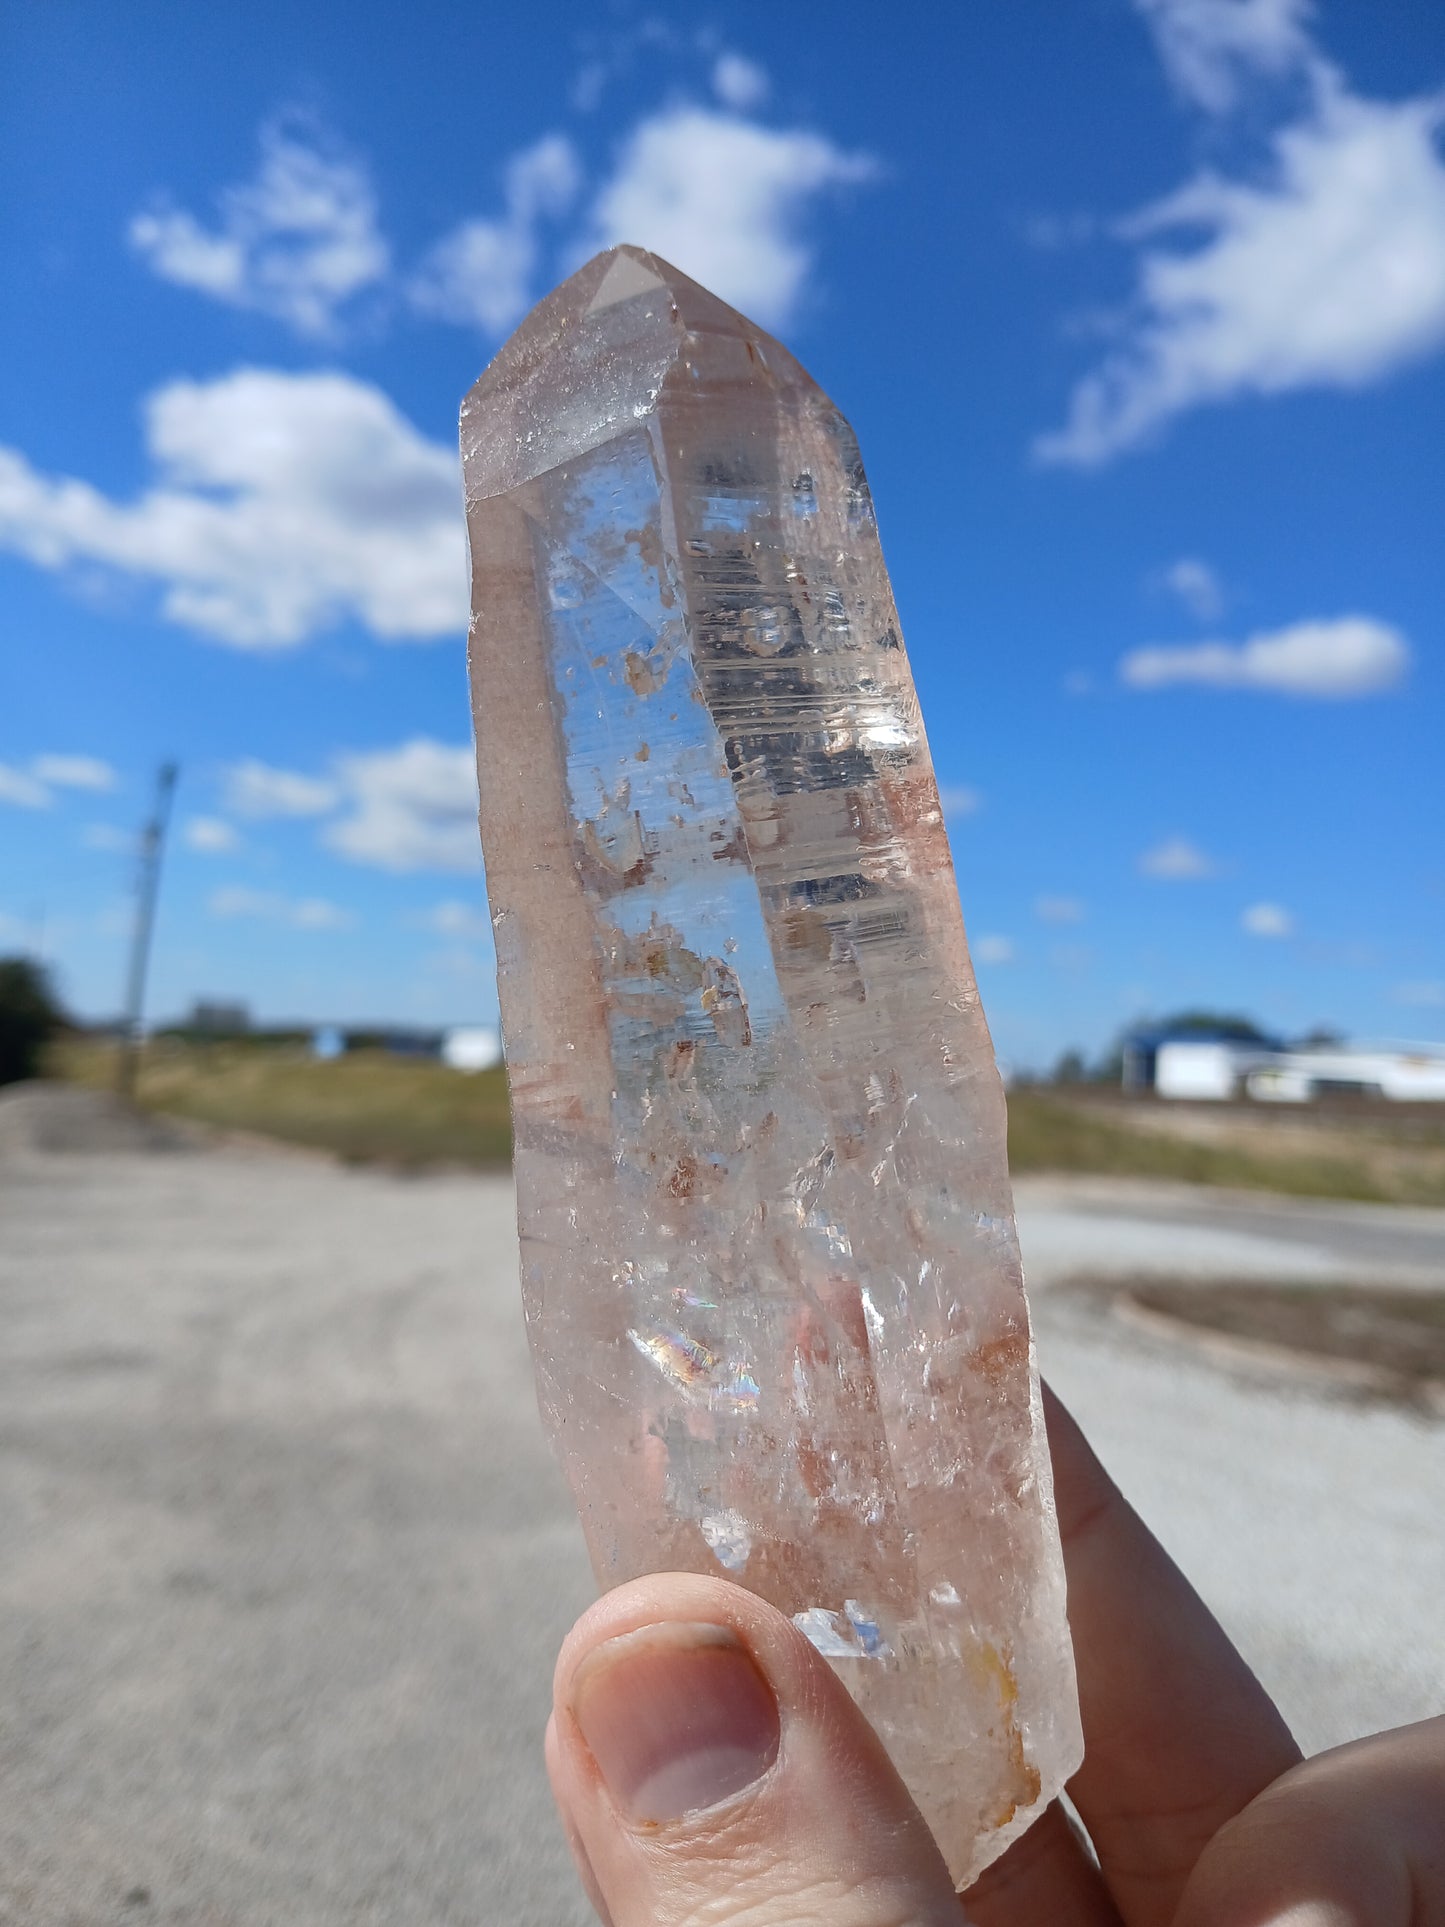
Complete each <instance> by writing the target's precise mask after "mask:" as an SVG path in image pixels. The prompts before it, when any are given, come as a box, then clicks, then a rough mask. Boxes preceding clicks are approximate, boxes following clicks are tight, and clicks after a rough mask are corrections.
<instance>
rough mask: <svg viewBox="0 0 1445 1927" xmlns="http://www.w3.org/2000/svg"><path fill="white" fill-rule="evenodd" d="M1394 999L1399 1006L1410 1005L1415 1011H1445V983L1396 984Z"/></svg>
mask: <svg viewBox="0 0 1445 1927" xmlns="http://www.w3.org/2000/svg"><path fill="white" fill-rule="evenodd" d="M1394 997H1395V1002H1396V1003H1397V1004H1405V1005H1408V1006H1409V1007H1410V1008H1411V1009H1413V1010H1442V1009H1445V982H1440V981H1434V980H1426V981H1424V982H1422V983H1413V984H1396V986H1395V991H1394Z"/></svg>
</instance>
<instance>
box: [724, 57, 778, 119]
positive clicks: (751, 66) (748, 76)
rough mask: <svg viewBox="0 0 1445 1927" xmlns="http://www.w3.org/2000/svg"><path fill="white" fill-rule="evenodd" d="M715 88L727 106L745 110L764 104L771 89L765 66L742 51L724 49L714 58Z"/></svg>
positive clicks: (744, 111)
mask: <svg viewBox="0 0 1445 1927" xmlns="http://www.w3.org/2000/svg"><path fill="white" fill-rule="evenodd" d="M712 90H713V92H714V93H715V94H716V95H717V97H718V99H719V100H720V101H721V102H722V103H723V105H724V107H731V108H734V109H735V110H736V111H737V112H738V113H740V114H745V113H747V112H748V111H749V109H750V108H753V107H758V106H761V104H762V103H763V101H765V100H766V99H767V97H768V94H769V92H770V91H771V83H770V82H769V80H768V75H767V70H766V68H763V67H760V66H759V65H758V63H757V61H755V60H749V59H747V57H746V56H745V55H743V54H736V53H721V54H719V55H718V57H717V59H716V60H715V61H714V62H713V70H712Z"/></svg>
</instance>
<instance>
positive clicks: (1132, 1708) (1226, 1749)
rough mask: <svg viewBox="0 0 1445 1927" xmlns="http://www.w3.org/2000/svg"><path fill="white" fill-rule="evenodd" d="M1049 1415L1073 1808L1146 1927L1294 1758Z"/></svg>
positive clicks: (1258, 1690)
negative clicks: (1077, 1718) (1072, 1709)
mask: <svg viewBox="0 0 1445 1927" xmlns="http://www.w3.org/2000/svg"><path fill="white" fill-rule="evenodd" d="M1045 1411H1046V1414H1047V1417H1048V1424H1049V1444H1050V1448H1051V1451H1052V1455H1053V1463H1054V1490H1055V1496H1056V1500H1057V1504H1058V1511H1059V1528H1060V1533H1061V1535H1062V1538H1063V1545H1064V1567H1065V1571H1066V1573H1067V1576H1068V1583H1069V1623H1070V1626H1071V1628H1072V1631H1073V1637H1074V1652H1075V1657H1076V1661H1077V1665H1078V1673H1079V1705H1080V1711H1081V1714H1082V1716H1083V1724H1084V1764H1083V1765H1082V1766H1081V1767H1080V1769H1079V1771H1078V1773H1077V1774H1076V1776H1075V1777H1074V1779H1073V1780H1072V1781H1071V1782H1070V1785H1069V1792H1070V1794H1071V1796H1072V1798H1073V1800H1074V1804H1075V1805H1076V1806H1077V1807H1078V1810H1079V1813H1080V1816H1081V1817H1082V1819H1083V1822H1084V1825H1085V1826H1086V1827H1087V1828H1088V1830H1089V1836H1090V1838H1091V1839H1092V1841H1093V1843H1094V1846H1095V1848H1096V1850H1097V1852H1098V1855H1099V1864H1100V1866H1101V1868H1102V1870H1103V1875H1104V1879H1105V1880H1106V1882H1107V1883H1108V1887H1109V1891H1110V1893H1111V1894H1112V1895H1113V1897H1114V1902H1115V1905H1116V1906H1117V1907H1118V1909H1119V1912H1120V1914H1121V1915H1122V1916H1123V1918H1124V1920H1125V1921H1126V1922H1127V1923H1128V1927H1155V1923H1163V1922H1166V1921H1169V1920H1172V1919H1173V1916H1174V1913H1175V1910H1176V1908H1177V1906H1178V1904H1179V1897H1180V1895H1181V1893H1182V1892H1183V1890H1184V1884H1185V1881H1186V1880H1187V1879H1188V1877H1189V1873H1190V1870H1191V1869H1192V1868H1193V1866H1194V1863H1195V1861H1196V1860H1197V1859H1198V1858H1199V1855H1200V1853H1201V1851H1202V1850H1203V1848H1204V1845H1205V1843H1206V1842H1207V1841H1208V1840H1210V1839H1211V1838H1212V1837H1213V1835H1214V1834H1215V1833H1217V1832H1218V1831H1219V1829H1220V1828H1221V1827H1222V1826H1223V1825H1224V1823H1225V1822H1226V1821H1227V1820H1229V1819H1231V1818H1232V1817H1233V1816H1234V1815H1235V1814H1237V1813H1238V1812H1240V1811H1241V1809H1242V1808H1244V1807H1245V1806H1247V1805H1248V1804H1249V1802H1250V1801H1251V1800H1252V1799H1253V1798H1254V1796H1255V1795H1256V1794H1257V1793H1259V1792H1260V1791H1261V1789H1262V1788H1264V1787H1266V1786H1268V1785H1269V1783H1270V1782H1271V1781H1272V1780H1275V1779H1277V1778H1278V1777H1279V1775H1280V1774H1281V1773H1284V1772H1286V1771H1287V1770H1288V1769H1289V1768H1290V1767H1292V1766H1293V1765H1295V1763H1296V1762H1297V1761H1298V1759H1299V1757H1300V1755H1299V1748H1298V1747H1297V1746H1296V1745H1295V1743H1294V1741H1293V1739H1292V1738H1291V1737H1290V1733H1289V1729H1288V1728H1287V1727H1286V1726H1285V1724H1284V1721H1283V1720H1282V1719H1281V1718H1280V1716H1279V1714H1278V1712H1277V1711H1276V1710H1275V1707H1274V1705H1273V1703H1272V1701H1271V1700H1270V1698H1269V1696H1268V1694H1267V1693H1266V1692H1265V1691H1264V1688H1263V1687H1262V1686H1261V1685H1260V1684H1259V1682H1258V1680H1257V1679H1256V1678H1255V1677H1254V1675H1253V1673H1251V1672H1250V1670H1249V1668H1248V1667H1247V1666H1246V1665H1245V1663H1244V1661H1243V1660H1242V1659H1241V1658H1240V1656H1239V1654H1238V1653H1237V1652H1236V1651H1235V1650H1234V1648H1233V1646H1232V1645H1231V1644H1230V1643H1229V1640H1228V1639H1227V1638H1226V1637H1225V1635H1224V1632H1223V1630H1222V1629H1221V1627H1220V1626H1219V1624H1218V1622H1217V1621H1216V1620H1215V1618H1214V1617H1213V1615H1212V1614H1211V1613H1210V1612H1209V1610H1208V1608H1207V1607H1206V1606H1205V1605H1204V1603H1203V1601H1202V1600H1201V1599H1200V1598H1199V1596H1198V1594H1197V1593H1196V1592H1195V1591H1194V1590H1193V1588H1192V1587H1191V1586H1190V1585H1189V1583H1188V1581H1187V1580H1186V1579H1185V1578H1184V1576H1183V1574H1182V1573H1181V1572H1180V1571H1179V1569H1178V1567H1177V1566H1175V1564H1174V1562H1173V1561H1172V1560H1171V1559H1170V1558H1169V1556H1168V1554H1167V1553H1166V1552H1165V1551H1164V1549H1163V1547H1162V1546H1161V1545H1160V1544H1159V1542H1158V1541H1157V1540H1156V1539H1155V1538H1154V1537H1153V1535H1152V1534H1151V1533H1150V1532H1149V1530H1148V1528H1147V1527H1146V1526H1145V1525H1144V1524H1143V1522H1142V1521H1141V1520H1140V1518H1139V1517H1138V1515H1137V1513H1135V1512H1134V1510H1133V1509H1132V1507H1130V1506H1129V1505H1128V1504H1127V1503H1126V1502H1125V1500H1124V1498H1123V1496H1122V1494H1121V1493H1120V1491H1119V1489H1118V1487H1117V1486H1116V1485H1115V1484H1114V1482H1113V1480H1112V1479H1111V1478H1110V1477H1109V1475H1108V1473H1107V1472H1106V1471H1105V1470H1104V1468H1103V1466H1102V1465H1101V1464H1100V1463H1099V1461H1098V1459H1097V1458H1096V1457H1095V1455H1094V1453H1093V1451H1092V1450H1091V1449H1090V1447H1089V1445H1088V1442H1087V1441H1086V1440H1085V1438H1084V1435H1083V1433H1082V1432H1081V1431H1080V1430H1079V1428H1078V1426H1077V1425H1076V1424H1075V1423H1074V1421H1073V1419H1072V1418H1071V1417H1070V1416H1069V1414H1068V1412H1067V1411H1066V1410H1065V1409H1064V1407H1063V1406H1062V1405H1061V1404H1060V1403H1059V1401H1058V1399H1057V1398H1055V1397H1054V1396H1053V1394H1052V1393H1050V1392H1048V1390H1047V1388H1045Z"/></svg>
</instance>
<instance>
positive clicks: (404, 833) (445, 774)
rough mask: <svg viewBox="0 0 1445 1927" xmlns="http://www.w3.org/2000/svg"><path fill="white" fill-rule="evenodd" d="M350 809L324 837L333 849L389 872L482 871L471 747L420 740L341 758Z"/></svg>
mask: <svg viewBox="0 0 1445 1927" xmlns="http://www.w3.org/2000/svg"><path fill="white" fill-rule="evenodd" d="M336 770H337V775H338V779H339V781H340V783H341V785H342V787H343V789H344V790H345V793H346V797H347V803H348V808H347V810H346V813H345V814H344V815H342V816H341V817H339V818H338V819H337V820H336V821H334V822H332V823H329V824H328V825H327V826H326V828H325V830H324V831H323V833H322V840H323V842H325V843H326V845H327V847H328V848H330V849H332V850H335V851H336V852H337V853H338V854H339V855H341V856H345V857H349V858H351V860H352V861H353V862H355V863H366V864H371V865H374V866H375V867H376V868H378V869H382V870H397V871H406V870H455V871H458V872H463V873H468V872H470V873H475V872H476V871H478V870H479V869H480V867H481V844H480V841H479V839H478V835H477V771H476V762H475V759H474V758H473V755H472V751H471V748H470V747H469V746H468V745H465V744H461V745H458V746H456V747H452V746H451V745H450V744H446V743H437V742H432V741H429V740H428V739H427V738H425V737H417V738H415V739H414V740H413V741H411V742H409V743H403V744H401V745H400V746H399V747H398V748H396V749H390V750H373V751H370V752H367V753H365V754H360V755H351V756H341V757H338V758H337V759H336Z"/></svg>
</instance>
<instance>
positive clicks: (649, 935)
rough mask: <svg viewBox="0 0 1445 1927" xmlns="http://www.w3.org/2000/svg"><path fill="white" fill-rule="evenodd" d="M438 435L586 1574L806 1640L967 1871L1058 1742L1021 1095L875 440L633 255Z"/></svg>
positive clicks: (534, 1231) (519, 1165)
mask: <svg viewBox="0 0 1445 1927" xmlns="http://www.w3.org/2000/svg"><path fill="white" fill-rule="evenodd" d="M462 445H463V455H464V461H465V468H466V481H467V493H468V521H469V531H470V537H471V549H472V564H473V607H474V622H473V636H472V654H471V661H472V678H473V691H474V703H475V715H476V724H477V739H478V761H479V773H480V781H481V792H482V827H483V841H484V846H485V851H486V857H487V872H488V886H489V890H490V893H491V898H492V905H493V914H494V921H495V926H496V931H497V944H498V957H499V964H500V982H501V996H502V1014H503V1022H504V1026H505V1030H506V1034H507V1050H508V1065H509V1070H510V1073H511V1078H512V1087H513V1106H514V1120H515V1134H516V1171H517V1185H518V1209H519V1221H520V1228H521V1236H522V1263H523V1291H524V1297H525V1302H526V1308H527V1316H528V1324H529V1331H530V1335H531V1340H532V1345H533V1352H534V1358H535V1361H536V1368H537V1377H538V1389H539V1396H540V1399H541V1404H542V1409H543V1413H544V1415H545V1417H546V1419H547V1422H548V1424H549V1427H550V1429H551V1431H552V1434H553V1437H554V1439H555V1441H556V1443H557V1446H558V1449H559V1452H560V1454H561V1457H562V1461H563V1464H564V1466H565V1468H566V1470H567V1474H568V1477H569V1479H570V1481H571V1484H572V1487H573V1490H574V1492H575V1494H576V1497H577V1500H578V1504H579V1508H580V1511H581V1515H582V1520H583V1524H584V1528H585V1530H586V1533H587V1539H588V1544H589V1548H590V1550H591V1554H592V1558H593V1562H594V1565H595V1566H596V1569H597V1573H598V1576H599V1579H600V1580H601V1581H602V1582H603V1583H604V1584H613V1583H616V1582H617V1581H619V1580H621V1579H624V1578H628V1577H632V1576H635V1575H637V1574H640V1573H644V1572H648V1571H657V1570H662V1569H668V1568H672V1569H677V1568H683V1569H692V1570H697V1571H702V1572H712V1573H714V1574H719V1575H725V1576H728V1577H730V1578H733V1579H736V1580H737V1581H739V1582H740V1583H742V1584H744V1585H746V1586H748V1587H749V1588H750V1589H752V1590H754V1591H756V1592H758V1593H760V1594H762V1595H763V1596H764V1597H766V1598H768V1599H770V1600H772V1601H773V1602H774V1603H775V1604H776V1605H778V1606H779V1607H780V1608H781V1609H782V1610H783V1611H785V1612H787V1613H788V1614H790V1615H791V1617H792V1618H793V1620H794V1623H795V1624H797V1625H798V1626H799V1627H800V1628H801V1630H802V1631H803V1632H805V1633H806V1634H807V1635H808V1637H809V1638H810V1639H811V1640H812V1641H813V1643H814V1644H815V1645H816V1646H817V1647H818V1649H819V1651H820V1652H822V1653H824V1654H825V1655H826V1656H827V1658H828V1659H829V1660H830V1661H831V1662H832V1663H833V1664H834V1665H835V1667H836V1668H837V1670H838V1672H839V1673H840V1675H841V1677H842V1678H843V1679H844V1680H845V1681H846V1683H847V1684H848V1686H849V1688H850V1690H851V1691H852V1692H853V1693H854V1694H855V1696H856V1697H857V1698H858V1700H859V1701H860V1703H861V1704H862V1705H863V1707H864V1708H865V1710H866V1711H867V1712H868V1714H869V1716H870V1718H871V1719H872V1720H873V1721H874V1723H875V1725H876V1726H877V1728H878V1730H879V1732H880V1734H881V1735H882V1737H883V1739H884V1741H885V1743H886V1744H887V1745H888V1747H889V1749H890V1752H891V1753H892V1755H893V1758H894V1760H895V1762H896V1764H897V1765H898V1767H899V1769H900V1771H901V1772H902V1773H903V1775H904V1777H905V1779H906V1780H907V1782H908V1784H909V1786H910V1788H911V1789H912V1791H913V1793H914V1796H915V1798H916V1799H917V1800H918V1802H919V1804H920V1806H921V1807H922V1809H923V1811H924V1813H925V1815H926V1816H927V1817H928V1818H929V1820H930V1822H931V1823H932V1825H933V1827H934V1829H935V1831H936V1833H937V1834H938V1837H939V1839H940V1841H941V1843H942V1845H943V1847H944V1850H945V1852H946V1854H947V1855H948V1858H949V1861H950V1864H951V1866H952V1868H953V1870H954V1872H955V1874H956V1876H957V1877H958V1878H959V1879H960V1881H962V1880H965V1879H968V1878H971V1877H973V1875H974V1874H976V1873H977V1872H978V1871H979V1869H981V1868H982V1867H983V1866H984V1865H986V1864H987V1862H988V1861H989V1860H990V1859H992V1858H993V1857H994V1856H995V1855H996V1854H997V1853H998V1852H1000V1851H1002V1849H1003V1847H1004V1846H1005V1845H1007V1844H1008V1842H1009V1840H1011V1839H1012V1838H1014V1837H1015V1836H1016V1835H1017V1834H1018V1833H1019V1832H1020V1831H1021V1830H1022V1829H1023V1827H1024V1826H1025V1825H1027V1824H1028V1821H1029V1820H1030V1819H1031V1818H1032V1817H1033V1816H1034V1815H1035V1814H1036V1813H1037V1812H1039V1811H1040V1810H1041V1809H1042V1807H1043V1805H1045V1804H1046V1803H1047V1801H1048V1800H1049V1799H1050V1798H1052V1797H1053V1796H1054V1795H1055V1794H1056V1793H1057V1792H1058V1790H1059V1789H1060V1787H1061V1786H1062V1784H1063V1782H1064V1780H1065V1779H1066V1777H1067V1776H1068V1774H1069V1773H1070V1772H1071V1771H1072V1770H1073V1768H1074V1767H1075V1766H1076V1765H1077V1762H1078V1758H1079V1753H1080V1744H1079V1734H1078V1719H1077V1707H1076V1699H1075V1692H1074V1684H1073V1672H1072V1658H1071V1653H1070V1647H1069V1640H1068V1629H1067V1624H1066V1621H1065V1617H1064V1594H1063V1577H1062V1568H1061V1563H1060V1559H1059V1552H1058V1545H1057V1536H1056V1531H1055V1526H1054V1519H1053V1510H1052V1498H1051V1492H1050V1483H1049V1468H1048V1460H1047V1453H1046V1449H1045V1445H1044V1440H1043V1432H1042V1423H1041V1415H1040V1409H1039V1402H1038V1388H1037V1379H1036V1376H1035V1373H1034V1368H1033V1360H1032V1350H1031V1343H1030V1338H1029V1331H1028V1321H1027V1311H1026V1307H1025V1304H1024V1298H1023V1284H1022V1275H1021V1271H1020V1266H1019V1260H1018V1252H1017V1244H1016V1239H1015V1236H1014V1230H1013V1220H1012V1207H1011V1200H1010V1194H1009V1187H1008V1177H1007V1169H1006V1162H1005V1151H1004V1114H1003V1104H1002V1094H1001V1089H1000V1086H999V1081H998V1076H997V1072H996V1070H995V1068H994V1064H993V1058H992V1051H991V1048H990V1045H989V1040H988V1034H987V1030H986V1027H985V1025H984V1021H983V1016H982V1012H981V1011H980V1009H979V1006H978V999H977V993H976V990H975V987H974V982H973V976H972V972H971V969H970V966H969V963H968V956H967V950H966V947H965V944H964V940H963V930H962V924H961V920H960V916H959V910H958V903H957V895H956V890H955V886H954V881H953V873H952V867H951V863H950V859H949V853H948V845H947V839H946V835H945V832H944V827H943V819H942V813H941V811H940V809H939V804H938V795H937V788H936V785H935V782H934V778H933V772H932V767H931V764H930V761H929V758H928V752H927V745H926V742H925V739H924V734H923V726H922V721H921V718H920V716H919V712H918V705H917V700H916V696H915V694H914V690H913V684H912V680H911V677H910V675H909V671H908V665H907V660H906V655H905V652H904V649H903V646H902V642H901V638H900V633H899V627H898V621H897V615H896V611H895V609H894V606H893V600H892V594H891V590H890V587H889V583H888V578H887V573H886V570H885V569H884V566H883V561H882V556H881V552H880V550H879V547H878V541H877V532H876V528H875V524H874V516H873V507H872V501H871V497H870V494H869V491H868V486H867V482H866V479H865V477H864V473H863V469H862V464H861V462H860V460H859V457H858V451H857V447H856V443H855V441H854V438H853V435H852V431H851V430H850V428H849V427H848V424H847V422H846V421H845V420H844V418H843V417H842V416H841V415H840V414H839V412H838V411H837V409H836V408H834V407H833V405H832V404H831V403H830V402H829V401H828V399H827V398H826V396H824V395H823V394H822V392H821V391H820V390H819V389H818V388H817V386H816V385H815V384H814V383H813V382H812V381H811V380H810V378H809V377H808V376H807V375H806V374H805V373H804V371H803V370H802V369H801V368H800V367H799V366H798V364H797V363H796V362H795V361H794V360H793V358H792V357H791V356H790V355H789V354H788V353H787V351H786V350H785V349H783V348H782V347H781V346H780V345H779V344H778V343H777V342H775V341H772V340H771V339H770V338H769V337H768V336H766V335H764V334H762V333H761V332H760V331H759V330H757V329H756V328H754V327H753V326H752V325H751V324H750V323H748V322H747V321H746V320H744V319H743V318H742V317H741V316H739V315H737V314H736V313H734V312H733V311H732V310H731V309H729V308H727V307H725V306H724V304H722V303H721V302H719V301H717V300H716V299H715V298H714V297H713V296H711V295H709V294H707V293H706V292H705V291H704V290H703V289H701V288H698V287H697V286H696V285H695V284H694V283H692V282H690V281H688V280H687V278H686V277H685V276H683V275H680V274H679V273H677V271H676V270H675V269H672V268H670V267H668V266H667V265H666V264H665V263H663V262H661V261H658V260H657V259H656V258H655V257H653V256H650V255H646V254H643V253H641V252H640V251H638V250H635V249H619V250H615V251H613V252H612V253H611V254H609V255H604V256H599V257H598V259H597V260H595V261H593V262H591V263H589V264H588V266H587V267H585V268H583V269H581V270H580V271H579V272H578V273H577V274H576V275H575V276H573V278H572V279H571V280H570V281H569V282H567V283H566V284H564V286H563V287H561V288H560V289H558V290H557V291H556V292H555V293H554V294H553V295H551V296H550V297H549V298H548V300H547V301H545V302H544V303H543V304H542V305H541V307H539V308H538V309H537V310H536V311H535V312H534V313H533V315H532V316H530V317H529V318H528V320H527V321H526V322H524V324H523V325H522V327H521V329H519V331H518V333H517V334H516V335H515V336H514V337H513V339H512V341H511V342H509V343H508V344H507V346H506V347H505V348H504V349H503V350H502V352H501V354H500V355H499V356H498V357H497V359H496V361H495V362H494V363H493V364H492V366H491V368H489V369H488V370H487V372H486V374H484V375H483V377H482V379H481V381H480V382H479V383H478V384H477V386H476V388H475V389H474V390H473V391H472V393H471V395H470V396H469V397H468V399H467V402H466V404H465V407H464V410H463V423H462ZM964 654H965V644H964V642H963V641H961V642H960V655H961V658H962V657H963V655H964Z"/></svg>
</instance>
